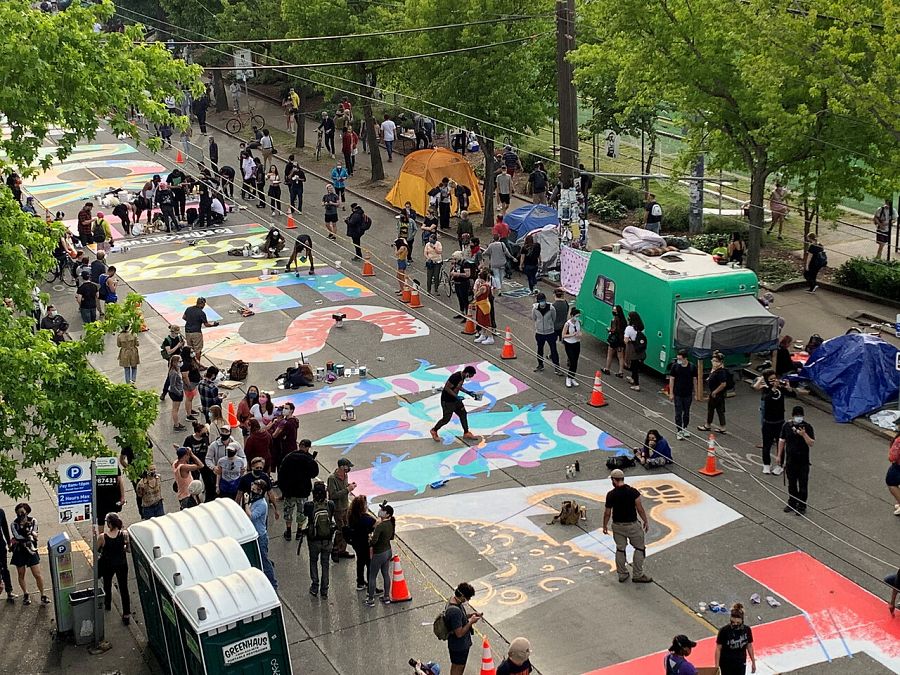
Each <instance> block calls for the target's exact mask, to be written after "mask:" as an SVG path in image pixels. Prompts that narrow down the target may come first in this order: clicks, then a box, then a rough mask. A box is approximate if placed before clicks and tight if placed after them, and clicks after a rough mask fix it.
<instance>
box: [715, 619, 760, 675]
mask: <svg viewBox="0 0 900 675" xmlns="http://www.w3.org/2000/svg"><path fill="white" fill-rule="evenodd" d="M748 656H749V657H750V672H751V673H755V672H756V654H754V653H753V631H752V630H751V628H750V626H748V625H746V624H745V623H744V606H743V605H742V604H741V603H739V602H737V603H735V604H734V605H733V606H732V607H731V619H730V620H729V622H728V625H727V626H723V627H722V628H721V629H720V630H719V633H718V635H716V666H717V667H718V669H719V675H744V674H745V673H746V672H747V657H748Z"/></svg>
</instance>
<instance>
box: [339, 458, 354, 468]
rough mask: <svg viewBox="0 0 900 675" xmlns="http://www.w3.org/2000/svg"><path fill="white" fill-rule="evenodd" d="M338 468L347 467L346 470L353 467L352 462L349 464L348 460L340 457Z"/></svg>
mask: <svg viewBox="0 0 900 675" xmlns="http://www.w3.org/2000/svg"><path fill="white" fill-rule="evenodd" d="M338 466H339V467H341V466H345V467H347V468H348V469H349V468H350V467H352V466H353V462H351V461H350V460H349V459H347V458H346V457H341V458H340V459H339V460H338Z"/></svg>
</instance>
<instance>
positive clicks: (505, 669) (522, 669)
mask: <svg viewBox="0 0 900 675" xmlns="http://www.w3.org/2000/svg"><path fill="white" fill-rule="evenodd" d="M533 669H534V666H532V665H531V661H529V660H528V659H525V663H523V664H522V665H521V666H517V665H516V664H515V663H513V662H512V661H510V660H509V659H504V660H503V663H501V664H500V665H499V666H497V675H528V674H529V673H531V671H532V670H533Z"/></svg>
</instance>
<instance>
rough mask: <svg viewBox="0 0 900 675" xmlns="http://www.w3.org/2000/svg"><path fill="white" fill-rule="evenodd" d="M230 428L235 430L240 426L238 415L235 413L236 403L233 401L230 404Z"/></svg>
mask: <svg viewBox="0 0 900 675" xmlns="http://www.w3.org/2000/svg"><path fill="white" fill-rule="evenodd" d="M228 426H230V427H231V428H232V429H235V428H237V427H238V426H239V425H238V418H237V414H235V412H234V402H233V401H229V402H228Z"/></svg>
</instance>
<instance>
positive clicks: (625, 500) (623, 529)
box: [603, 469, 653, 584]
mask: <svg viewBox="0 0 900 675" xmlns="http://www.w3.org/2000/svg"><path fill="white" fill-rule="evenodd" d="M609 479H610V480H611V481H612V485H613V489H612V490H610V491H609V492H607V493H606V508H605V509H604V511H603V534H609V532H608V530H607V528H608V526H609V519H610V516H612V531H613V540H614V541H615V542H616V573H617V574H618V575H619V583H624V582H626V581H628V576H629V574H628V567H627V565H626V562H627V560H626V557H625V547H626V546H627V545H628V544H631V546H632V547H633V548H634V558H633V559H632V561H631V567H632V570H633V572H634V574H633V576H632V577H631V581H632V582H634V583H636V584H649V583H650V582H651V581H653V579H652V578H651V577H650V576H648V575H647V574H645V573H644V558H645V557H646V555H647V550H646V548H645V543H644V535H645V533H646V532H647V530H648V529H649V528H650V519H649V518H648V517H647V513H646V512H645V511H644V505H643V503H642V502H641V493H640V492H639V491H638V490H636V489H635V488H633V487H631V486H630V485H626V483H625V473H624V472H623V471H622V470H621V469H615V470H613V472H612V473H610V474H609ZM639 516H640V519H641V520H640V522H638V517H639Z"/></svg>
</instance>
